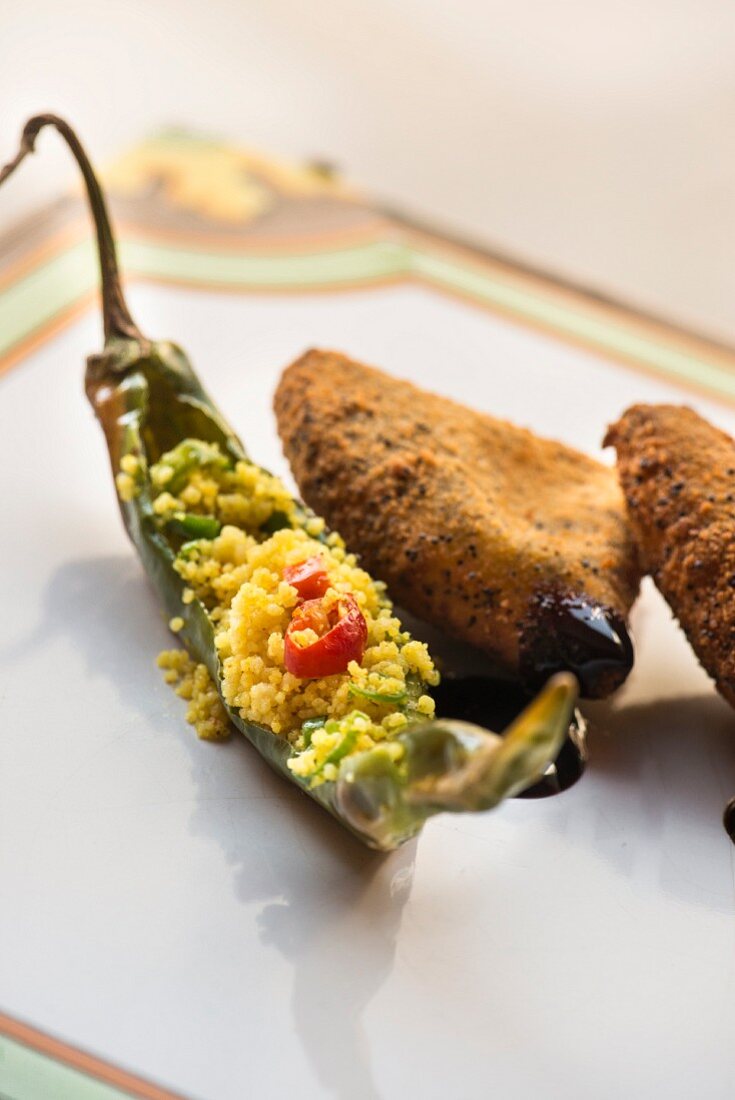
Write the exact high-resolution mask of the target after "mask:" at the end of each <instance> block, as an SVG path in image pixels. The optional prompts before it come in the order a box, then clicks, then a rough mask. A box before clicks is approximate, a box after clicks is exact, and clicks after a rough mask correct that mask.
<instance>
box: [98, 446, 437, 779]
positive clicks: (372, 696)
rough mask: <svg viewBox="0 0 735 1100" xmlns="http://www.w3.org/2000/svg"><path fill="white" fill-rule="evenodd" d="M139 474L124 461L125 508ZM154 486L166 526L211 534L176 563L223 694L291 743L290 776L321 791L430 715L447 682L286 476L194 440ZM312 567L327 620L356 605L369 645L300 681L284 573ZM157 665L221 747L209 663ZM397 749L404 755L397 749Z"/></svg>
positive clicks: (175, 454)
mask: <svg viewBox="0 0 735 1100" xmlns="http://www.w3.org/2000/svg"><path fill="white" fill-rule="evenodd" d="M127 457H128V458H130V457H131V456H127ZM133 462H136V460H135V459H133ZM139 477H140V473H139V468H138V466H137V464H136V466H135V468H133V463H132V462H129V461H127V460H126V459H124V460H123V463H122V464H121V470H120V473H119V475H118V489H119V491H120V494H121V496H123V498H124V499H125V493H128V492H129V493H131V494H132V495H134V494H135V492H136V491H137V490H136V486H137V484H138V483H139ZM123 479H129V481H127V480H123ZM150 483H151V487H152V490H153V499H152V506H153V511H154V514H155V515H156V516H157V517H159V522H160V523H161V525H162V526H163V527H164V528H167V527H171V526H172V527H173V529H174V530H178V531H179V535H180V537H182V538H183V537H184V536H185V534H186V532H187V531H198V530H200V529H207V531H208V534H209V536H211V537H200V538H194V539H189V540H188V541H185V542H184V543H183V545H182V546H181V548H180V550H179V552H178V555H177V557H176V559H175V562H174V567H175V569H176V570H177V572H178V573H179V574H180V576H181V577H182V579H183V580H184V582H185V588H184V590H183V597H182V600H183V603H184V604H185V605H186V604H189V603H191V602H192V601H193V600H195V599H196V600H199V601H200V602H201V603H202V605H203V606H204V608H205V609H206V611H207V613H208V614H209V616H210V619H211V621H212V623H213V625H214V629H215V644H216V647H217V652H218V656H219V660H220V666H221V670H222V680H221V684H220V689H221V694H222V697H223V698H224V700H225V702H226V703H227V705H228V706H229V707H231V708H232V709H233V710H235V711H237V712H238V713H239V715H240V716H241V717H242V718H243V719H244V720H245V721H249V722H257V723H259V724H261V725H265V726H268V727H269V728H270V729H271V730H272V731H273V732H274V733H275V734H277V735H279V736H281V737H284V738H286V739H287V740H288V741H289V742H290V743H291V745H292V746H293V748H294V750H295V752H294V755H293V756H292V757H291V758H290V760H289V767H290V768H291V769H292V771H293V772H294V773H295V774H297V775H299V776H301V777H303V778H308V779H310V781H311V782H312V783H317V782H322V781H324V780H329V779H334V778H335V777H336V775H337V769H338V764H339V761H340V760H341V759H343V758H344V757H345V756H346V755H348V754H351V753H353V752H362V751H365V750H367V749H370V748H372V747H374V746H375V745H376V744H378V743H380V742H383V743H386V742H390V739H391V738H392V737H394V736H395V735H396V734H397V733H400V731H401V730H402V729H403V728H404V727H405V726H406V725H407V724H408V722H409V721H415V720H417V719H420V718H430V717H432V716H433V714H434V702H433V700H432V698H431V697H430V696H429V695H428V694H425V693H424V692H423V685H434V684H436V683H438V680H439V676H438V673H437V671H436V669H435V668H434V665H433V662H432V660H431V657H430V656H429V653H428V651H427V648H426V646H425V645H424V643H423V642H419V641H416V640H413V639H411V637H410V635H409V634H408V633H406V631H404V630H403V628H402V625H401V623H400V621H399V620H398V619H397V618H396V617H395V615H394V614H393V608H392V604H391V602H390V600H389V599H388V597H387V595H386V592H385V586H384V585H383V584H381V583H380V582H378V581H374V580H373V579H372V578H371V577H370V575H369V574H368V573H366V572H365V570H363V569H361V568H360V567H359V565H358V564H357V559H356V558H355V556H354V555H353V554H349V553H347V551H346V550H345V546H344V543H343V541H342V539H341V538H340V537H339V535H337V534H334V533H332V534H330V535H328V536H325V534H324V521H323V520H321V519H319V518H318V517H315V516H311V515H308V514H306V513H305V512H304V511H303V510H302V509H301V508H300V506H299V505H297V504H296V502H295V501H294V500H293V499H292V498H291V496H290V495H289V493H288V491H287V490H286V488H285V486H284V485H283V484H282V483H281V482H280V481H279V480H278V479H277V478H275V477H273V476H272V475H271V474H268V473H266V472H265V471H263V470H261V469H259V468H258V467H257V466H254V465H252V464H251V463H249V462H245V461H240V462H236V463H231V462H229V461H228V460H227V458H226V457H225V456H224V455H223V453H222V452H221V451H220V450H219V448H218V447H217V446H216V445H213V444H206V443H202V442H201V441H197V440H186V441H184V443H182V444H180V445H179V447H178V448H175V449H174V451H172V452H170V453H169V454H167V455H163V456H162V458H161V460H160V461H159V462H158V463H157V464H156V465H154V466H152V467H151V469H150ZM209 524H212V527H211V528H209V527H207V525H209ZM177 525H178V526H177ZM274 528H277V529H274ZM182 532H183V533H182ZM312 558H317V559H319V563H320V564H321V566H322V568H323V570H324V572H325V573H326V576H327V581H326V582H325V584H326V585H327V587H326V591H325V593H324V595H323V596H322V597H321V600H322V606H323V608H324V609H325V611H326V612H329V609H330V608H332V607H334V606H336V605H338V604H339V602H340V600H344V598H345V597H346V596H350V597H352V598H353V599H354V600H355V602H356V604H357V605H358V607H359V610H360V612H361V614H362V616H363V617H364V620H365V624H366V629H367V637H366V640H365V646H364V651H363V653H362V657H361V659H360V660H359V661H356V660H352V661H350V662H349V664H348V666H347V668H346V669H345V671H344V672H342V673H339V674H337V675H330V676H325V677H323V678H311V679H300V678H298V677H296V676H294V675H293V674H292V673H291V672H289V671H288V669H287V668H286V663H285V659H284V650H285V646H286V632H287V629H288V627H289V624H290V622H291V617H292V615H293V612H294V609H295V608H296V607H297V605H298V604H299V602H300V597H299V592H298V591H297V589H296V588H295V587H294V586H293V585H292V584H289V583H288V582H287V581H286V580H285V579H284V571H285V570H287V569H288V568H289V567H292V566H294V565H298V564H300V563H302V562H304V561H306V560H307V559H312ZM183 625H184V624H183V620H182V619H181V618H180V617H178V616H177V617H176V618H175V619H174V620H172V622H171V628H172V629H173V630H175V631H176V630H179V629H181V628H182V627H183ZM312 635H313V636H312ZM291 637H292V639H293V640H295V642H296V643H297V644H299V645H309V644H311V643H312V642H314V641H315V640H316V638H317V635H315V634H314V632H313V631H311V630H309V629H308V628H307V629H305V630H303V631H298V632H292V634H291ZM159 664H160V665H161V667H162V668H163V669H164V671H165V676H166V679H167V681H168V682H170V683H172V684H173V685H174V686H175V687H176V690H177V691H178V693H179V694H180V695H182V696H183V697H184V698H185V699H187V700H188V701H189V709H188V714H187V718H188V720H189V721H190V722H191V723H192V724H193V725H194V726H195V727H196V729H197V732H198V733H199V735H200V736H202V737H205V738H209V739H217V740H219V739H221V737H222V736H223V735H224V732H225V730H226V729H227V727H228V718H227V712H226V710H225V708H224V707H223V706H222V704H221V702H220V699H219V695H218V693H217V690H216V688H215V685H214V684H213V683H212V680H211V678H210V676H209V673H208V672H207V670H206V668H205V666H204V665H201V664H197V663H196V662H195V661H193V660H192V659H191V658H190V657H189V656H188V655H187V654H186V653H185V651H183V650H173V651H170V652H166V653H163V654H161V656H160V657H159ZM390 751H391V752H393V753H395V754H396V755H400V752H401V747H400V744H398V743H396V744H394V745H391V746H390Z"/></svg>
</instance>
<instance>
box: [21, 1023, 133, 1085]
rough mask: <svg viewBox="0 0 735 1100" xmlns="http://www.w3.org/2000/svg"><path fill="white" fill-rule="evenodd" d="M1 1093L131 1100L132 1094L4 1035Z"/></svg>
mask: <svg viewBox="0 0 735 1100" xmlns="http://www.w3.org/2000/svg"><path fill="white" fill-rule="evenodd" d="M0 1096H2V1097H7V1098H8V1100H130V1096H131V1093H129V1092H121V1091H120V1089H117V1088H114V1087H113V1086H112V1085H108V1084H106V1083H105V1082H104V1081H98V1080H96V1079H95V1078H94V1077H87V1076H85V1075H84V1074H83V1073H80V1072H79V1070H76V1069H72V1067H71V1066H66V1065H64V1064H63V1063H62V1062H57V1061H55V1060H54V1059H53V1058H48V1057H47V1056H46V1055H45V1054H41V1053H40V1052H39V1051H37V1050H33V1049H32V1048H31V1047H26V1046H23V1045H22V1044H21V1043H17V1042H15V1040H14V1039H8V1038H7V1037H6V1036H4V1035H2V1036H0Z"/></svg>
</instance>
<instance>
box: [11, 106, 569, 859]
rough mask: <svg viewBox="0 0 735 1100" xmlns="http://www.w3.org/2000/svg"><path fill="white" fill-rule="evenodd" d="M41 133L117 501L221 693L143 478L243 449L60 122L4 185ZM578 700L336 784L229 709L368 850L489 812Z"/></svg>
mask: <svg viewBox="0 0 735 1100" xmlns="http://www.w3.org/2000/svg"><path fill="white" fill-rule="evenodd" d="M46 126H52V127H54V128H55V129H56V130H57V131H58V132H59V133H60V134H61V135H62V137H63V138H64V139H65V141H66V142H67V144H68V145H69V148H70V149H71V151H72V153H73V155H74V157H75V159H76V161H77V163H78V165H79V167H80V169H81V172H82V175H83V177H84V181H85V184H86V188H87V194H88V198H89V204H90V208H91V211H92V215H93V218H94V223H95V229H96V233H97V243H98V250H99V261H100V272H101V284H102V304H103V318H104V333H105V345H104V348H103V350H102V352H101V353H100V354H98V355H92V356H90V358H89V360H88V363H87V372H86V392H87V396H88V398H89V400H90V402H91V404H92V407H93V409H94V411H95V413H96V415H97V418H98V420H99V422H100V424H101V425H102V428H103V430H104V433H105V438H106V440H107V448H108V452H109V457H110V461H111V465H112V471H113V474H117V472H118V471H119V470H120V464H121V459H122V458H123V457H124V456H127V455H132V456H134V457H135V458H136V460H137V463H138V467H139V469H140V471H141V474H140V477H139V482H138V485H137V491H136V493H135V495H134V496H133V497H132V498H131V499H124V498H123V497H121V496H118V503H119V506H120V510H121V513H122V518H123V521H124V523H125V527H126V529H127V532H128V534H129V536H130V538H131V540H132V542H133V544H134V545H135V547H136V549H137V551H138V554H139V556H140V558H141V561H142V563H143V565H144V567H145V570H146V572H147V574H148V576H149V578H150V580H151V582H152V583H153V585H154V587H155V589H156V591H157V593H158V595H159V597H160V599H161V602H162V604H163V606H164V608H165V609H166V613H167V615H168V616H169V617H174V616H175V617H179V618H181V619H182V620H183V624H184V625H183V628H182V630H181V631H180V633H179V637H180V638H181V639H182V641H183V642H184V644H185V645H186V647H187V649H189V651H190V652H191V653H192V655H193V656H194V657H195V658H196V659H197V660H199V661H201V662H203V663H204V664H205V665H206V666H207V668H208V669H209V672H210V674H211V676H212V679H213V681H214V683H215V684H216V685H218V686H219V684H220V682H221V678H220V666H219V658H218V654H217V649H216V646H215V644H214V634H213V628H212V623H211V621H210V619H209V617H208V615H207V613H206V610H205V608H204V607H203V606H202V604H200V603H199V601H198V600H193V601H192V602H190V603H188V604H184V603H183V602H182V594H183V588H184V582H183V581H182V579H181V578H180V577H179V575H178V573H177V572H176V571H175V569H174V568H173V562H174V557H175V549H174V547H173V545H172V544H171V541H170V539H169V535H168V532H167V531H166V530H163V529H161V526H160V525H159V523H158V522H157V519H156V517H155V515H154V512H153V507H152V489H151V485H150V483H149V480H148V477H147V470H148V469H149V467H150V466H151V465H152V464H153V463H155V462H156V461H158V459H159V458H160V456H161V455H162V454H163V453H165V452H167V451H170V450H171V449H172V448H173V447H175V446H176V445H177V444H178V443H180V442H181V441H182V440H184V439H192V440H204V441H205V442H208V443H217V444H218V445H219V447H220V448H221V449H222V451H223V452H224V454H225V455H226V456H227V457H228V458H229V459H231V460H233V461H238V460H241V459H244V458H245V457H246V456H245V451H244V449H243V446H242V444H241V442H240V440H239V439H238V437H237V435H236V434H235V433H234V432H233V430H232V429H231V428H230V426H229V425H228V424H227V422H226V420H225V419H224V417H223V416H222V415H221V413H220V412H219V411H218V410H217V408H216V407H215V405H214V404H213V402H212V401H211V399H210V398H209V396H208V395H207V393H206V391H205V390H204V388H203V387H202V385H201V383H200V381H199V379H198V377H197V376H196V374H195V373H194V371H193V370H192V367H191V365H190V364H189V361H188V359H187V357H186V355H185V354H184V352H183V351H182V350H181V348H179V347H178V346H177V345H176V344H173V343H171V342H169V341H166V340H156V341H153V340H149V339H148V338H147V337H146V336H144V335H143V334H142V333H141V331H140V329H139V328H138V326H137V325H136V324H135V322H134V321H133V319H132V317H131V315H130V312H129V310H128V307H127V304H126V302H125V298H124V295H123V292H122V286H121V282H120V277H119V272H118V267H117V257H116V252H115V243H114V239H113V235H112V230H111V228H110V222H109V217H108V214H107V209H106V205H105V200H104V196H103V194H102V191H101V189H100V186H99V183H98V181H97V179H96V176H95V174H94V171H93V169H92V167H91V165H90V162H89V160H88V158H87V156H86V153H85V152H84V149H83V147H82V145H81V144H80V142H79V139H78V138H77V136H76V134H75V133H74V131H73V130H72V129H71V127H70V126H69V125H68V124H67V123H66V122H65V121H64V120H63V119H61V118H58V117H57V116H55V115H37V116H35V117H34V118H32V119H30V120H29V122H28V123H27V124H26V126H25V128H24V130H23V134H22V138H21V144H20V149H19V151H18V153H17V155H16V157H15V158H14V159H13V160H12V161H10V162H9V163H8V164H7V165H6V166H5V168H3V169H2V171H0V183H2V182H3V181H4V180H5V179H7V178H8V177H9V176H10V175H11V174H12V173H13V172H14V171H15V169H16V168H17V167H18V166H19V165H20V164H21V162H22V161H23V160H24V159H25V157H26V156H27V155H28V154H29V153H31V152H33V150H34V145H35V141H36V138H37V136H38V133H39V131H40V130H42V129H43V128H44V127H46ZM111 629H112V625H111ZM121 657H122V655H121ZM575 699H576V682H575V680H574V678H573V677H572V676H569V675H562V676H557V677H555V678H554V679H553V680H552V681H550V683H549V684H548V685H547V686H546V688H545V689H544V691H543V692H542V693H541V694H540V695H539V696H538V698H537V699H535V700H534V701H533V702H532V703H531V704H530V706H529V707H528V708H527V710H526V711H524V712H523V714H522V715H521V716H520V717H519V718H518V719H517V720H516V721H515V722H514V723H513V724H512V725H511V726H510V727H509V729H508V730H507V731H506V735H505V737H504V738H501V737H499V736H498V735H497V734H494V733H490V732H489V731H486V730H483V729H481V728H479V727H477V726H472V725H469V724H467V723H463V722H456V721H452V720H435V721H433V722H425V723H421V724H416V725H412V726H409V727H408V728H407V729H406V731H405V732H404V733H403V734H401V735H400V736H399V737H397V738H396V739H395V741H397V742H398V743H399V744H400V745H401V747H402V749H403V755H402V758H401V760H400V761H399V762H398V763H396V761H395V760H393V759H392V758H391V756H390V754H389V753H387V752H386V751H385V750H384V749H383V747H382V746H380V745H379V746H378V747H377V748H376V749H373V750H371V751H369V752H364V753H360V754H353V755H351V756H346V757H344V758H343V759H342V760H341V762H340V771H339V774H338V778H337V780H336V781H334V782H324V783H321V784H320V785H318V786H311V785H310V784H309V782H308V780H302V779H300V778H299V777H298V776H296V775H294V773H293V772H292V771H291V770H290V769H289V768H288V760H289V758H290V757H291V755H292V753H293V751H294V750H293V749H292V747H291V745H290V743H289V742H288V741H287V740H286V739H285V738H281V737H278V736H276V735H275V734H274V733H273V732H272V731H271V730H270V729H268V728H267V727H265V726H261V725H257V724H256V723H253V722H246V721H244V720H243V719H242V718H241V717H240V715H239V713H238V712H237V711H235V710H232V709H230V708H227V709H228V713H229V715H230V718H231V719H232V722H233V723H234V725H235V726H237V728H238V729H239V730H240V731H241V732H242V733H244V734H245V736H246V737H247V738H248V740H249V741H250V742H251V743H252V744H253V745H254V746H255V748H256V749H257V750H258V752H259V753H260V754H261V755H262V756H263V757H264V758H265V759H266V760H267V761H268V763H269V764H270V765H271V766H272V767H273V768H274V769H275V770H276V771H278V772H279V773H280V774H281V775H282V776H284V777H285V778H286V779H288V780H289V781H290V782H292V783H295V784H296V785H297V786H298V787H300V788H301V789H302V790H303V791H304V792H305V793H306V794H308V795H309V796H310V797H311V798H313V799H314V800H315V801H317V802H318V803H319V804H320V805H321V806H322V807H324V809H326V810H328V811H329V812H330V813H331V814H333V815H334V817H336V818H337V819H338V820H339V821H340V822H341V824H342V825H344V826H345V827H346V828H347V829H349V830H350V831H351V832H352V833H354V834H355V835H356V836H357V837H359V838H360V839H361V840H362V841H363V842H364V843H365V844H367V845H368V846H370V847H373V848H377V849H380V850H389V849H391V848H395V847H396V846H397V845H398V844H401V843H403V842H404V841H406V840H408V839H409V838H410V837H412V836H414V835H415V834H416V833H417V832H418V831H419V830H420V829H421V827H422V825H423V824H424V822H425V821H426V819H427V818H429V817H431V816H432V815H433V814H436V813H439V812H440V811H442V810H449V811H453V812H465V811H475V810H482V809H489V808H491V807H492V806H495V805H497V804H498V802H500V801H501V800H502V799H503V798H505V797H508V796H509V795H512V794H514V793H516V792H518V791H520V790H522V789H524V788H525V787H527V786H529V785H531V784H532V783H534V782H536V780H537V779H538V778H539V776H540V775H542V774H543V772H544V770H545V769H546V767H547V766H548V764H549V763H550V761H551V760H553V759H554V757H555V756H556V755H557V753H558V751H559V748H560V747H561V745H562V743H563V742H564V739H565V736H566V733H567V729H568V726H569V721H570V717H571V715H572V711H573V708H574V702H575ZM223 702H224V701H223Z"/></svg>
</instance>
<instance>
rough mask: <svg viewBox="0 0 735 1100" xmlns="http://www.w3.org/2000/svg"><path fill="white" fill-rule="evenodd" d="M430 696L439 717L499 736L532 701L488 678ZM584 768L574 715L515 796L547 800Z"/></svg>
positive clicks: (446, 685)
mask: <svg viewBox="0 0 735 1100" xmlns="http://www.w3.org/2000/svg"><path fill="white" fill-rule="evenodd" d="M433 695H434V698H435V699H436V710H437V714H438V715H440V716H443V717H445V718H458V719H460V720H461V721H463V722H474V724H475V725H477V726H483V727H484V728H485V729H489V730H492V731H493V732H494V733H502V732H503V730H504V729H506V728H507V726H509V725H510V723H511V722H512V721H513V719H514V718H517V717H518V715H519V714H520V713H521V711H522V710H523V709H524V707H526V706H527V705H528V703H529V701H530V698H531V697H530V696H529V694H528V693H527V692H526V691H524V690H523V688H522V687H521V686H520V685H519V684H514V683H510V682H509V681H507V680H496V679H493V678H492V677H490V676H458V677H452V676H449V677H446V678H445V679H443V680H442V682H441V683H440V684H439V686H438V687H437V688H435V689H434V692H433ZM584 766H585V754H584V734H583V730H582V724H581V719H580V717H579V715H578V714H577V713H576V712H575V715H574V717H573V718H572V721H571V723H570V725H569V734H568V736H567V739H566V741H565V742H564V744H563V745H562V748H561V751H560V753H559V755H558V756H557V758H556V760H555V762H554V764H553V765H552V766H551V767H550V768H549V771H548V772H547V773H546V775H544V776H543V777H542V778H541V779H540V780H539V782H538V783H535V784H534V785H533V787H529V788H528V789H527V790H525V791H523V792H522V793H521V794H520V795H518V797H519V798H548V797H549V796H550V795H554V794H561V792H562V791H566V790H567V789H568V788H569V787H571V786H573V785H574V784H575V783H576V782H577V780H578V779H579V777H580V776H581V775H582V772H583V771H584ZM734 812H735V811H734Z"/></svg>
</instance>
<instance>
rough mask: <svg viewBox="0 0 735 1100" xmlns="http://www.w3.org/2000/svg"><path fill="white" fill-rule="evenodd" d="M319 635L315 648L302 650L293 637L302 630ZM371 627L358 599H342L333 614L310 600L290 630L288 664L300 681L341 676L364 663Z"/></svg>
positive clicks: (300, 607) (297, 610) (296, 611)
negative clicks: (359, 662)
mask: <svg viewBox="0 0 735 1100" xmlns="http://www.w3.org/2000/svg"><path fill="white" fill-rule="evenodd" d="M309 629H311V630H313V631H315V632H316V633H317V634H318V635H319V638H318V639H317V641H315V642H313V643H312V645H307V646H300V645H299V644H298V643H297V642H295V641H294V638H293V635H294V634H296V633H297V632H298V631H300V630H309ZM367 633H368V630H367V623H366V622H365V616H364V615H363V613H362V611H360V608H359V606H358V603H357V600H356V599H355V597H354V596H350V595H346V596H340V598H339V600H337V602H336V603H334V604H332V606H331V607H330V608H329V610H328V611H327V610H325V608H324V604H323V601H322V600H306V602H305V603H302V604H299V605H298V606H297V607H296V608H295V609H294V613H293V616H292V617H291V622H290V623H289V624H288V627H287V629H286V638H285V647H284V662H285V665H286V669H287V670H288V671H289V672H290V673H291V675H292V676H297V677H298V678H299V680H315V679H319V678H320V677H322V676H338V675H339V674H340V673H341V672H346V671H347V666H348V665H349V663H350V661H361V660H362V657H363V654H364V653H365V643H366V642H367Z"/></svg>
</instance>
